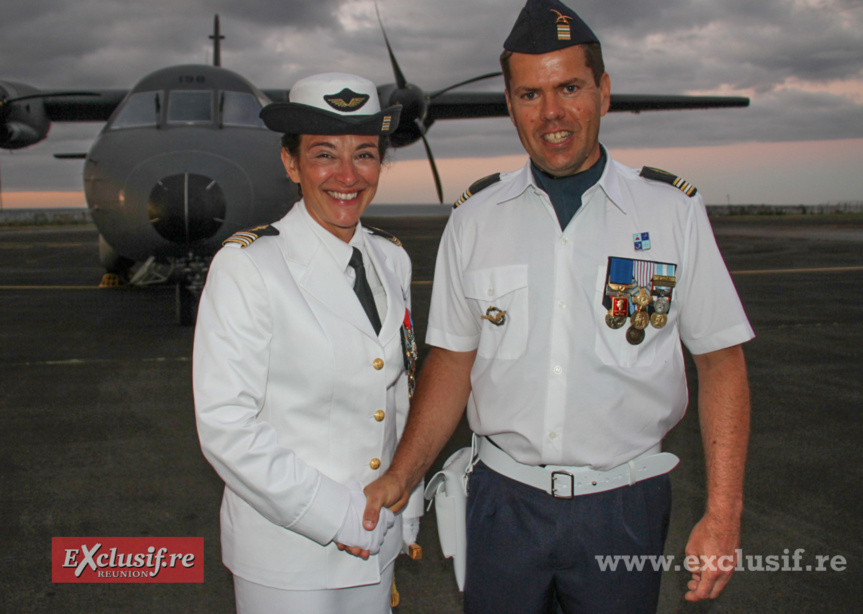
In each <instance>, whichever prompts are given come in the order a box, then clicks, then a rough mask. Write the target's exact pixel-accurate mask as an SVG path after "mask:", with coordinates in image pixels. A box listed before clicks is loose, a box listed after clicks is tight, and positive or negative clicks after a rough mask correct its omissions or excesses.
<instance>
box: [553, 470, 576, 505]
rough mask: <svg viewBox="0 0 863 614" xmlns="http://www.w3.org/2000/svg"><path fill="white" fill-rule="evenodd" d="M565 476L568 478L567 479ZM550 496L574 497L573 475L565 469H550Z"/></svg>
mask: <svg viewBox="0 0 863 614" xmlns="http://www.w3.org/2000/svg"><path fill="white" fill-rule="evenodd" d="M558 478H562V479H560V480H558ZM566 478H569V481H567V480H566ZM551 496H552V497H554V498H555V499H573V498H575V476H574V475H572V474H571V473H569V472H567V471H552V472H551Z"/></svg>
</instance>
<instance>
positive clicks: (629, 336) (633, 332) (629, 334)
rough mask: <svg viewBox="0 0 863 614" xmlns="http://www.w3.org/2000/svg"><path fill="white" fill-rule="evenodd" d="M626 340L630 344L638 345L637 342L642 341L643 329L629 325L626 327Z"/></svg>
mask: <svg viewBox="0 0 863 614" xmlns="http://www.w3.org/2000/svg"><path fill="white" fill-rule="evenodd" d="M626 340H627V341H628V342H629V343H630V345H638V344H639V343H641V342H642V341H644V331H643V330H642V329H640V328H635V327H634V326H630V327H629V328H627V329H626Z"/></svg>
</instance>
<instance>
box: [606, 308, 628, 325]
mask: <svg viewBox="0 0 863 614" xmlns="http://www.w3.org/2000/svg"><path fill="white" fill-rule="evenodd" d="M605 323H606V324H608V327H609V328H614V329H617V328H621V327H622V326H623V325H624V324H626V317H625V316H616V315H614V314H613V313H612V312H610V311H609V312H608V313H607V314H605Z"/></svg>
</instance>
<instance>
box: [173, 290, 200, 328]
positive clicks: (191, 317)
mask: <svg viewBox="0 0 863 614" xmlns="http://www.w3.org/2000/svg"><path fill="white" fill-rule="evenodd" d="M176 288H177V293H176V296H177V301H176V303H177V323H178V324H179V325H180V326H194V325H195V320H196V319H197V318H198V297H197V296H195V293H194V292H192V291H191V290H189V288H187V287H186V284H184V283H183V282H180V283H178V284H177V286H176Z"/></svg>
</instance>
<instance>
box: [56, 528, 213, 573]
mask: <svg viewBox="0 0 863 614" xmlns="http://www.w3.org/2000/svg"><path fill="white" fill-rule="evenodd" d="M51 563H52V565H51V580H52V581H53V582H57V583H70V582H80V583H102V582H105V583H107V582H138V583H201V582H203V581H204V538H203V537H54V538H52V539H51Z"/></svg>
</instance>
